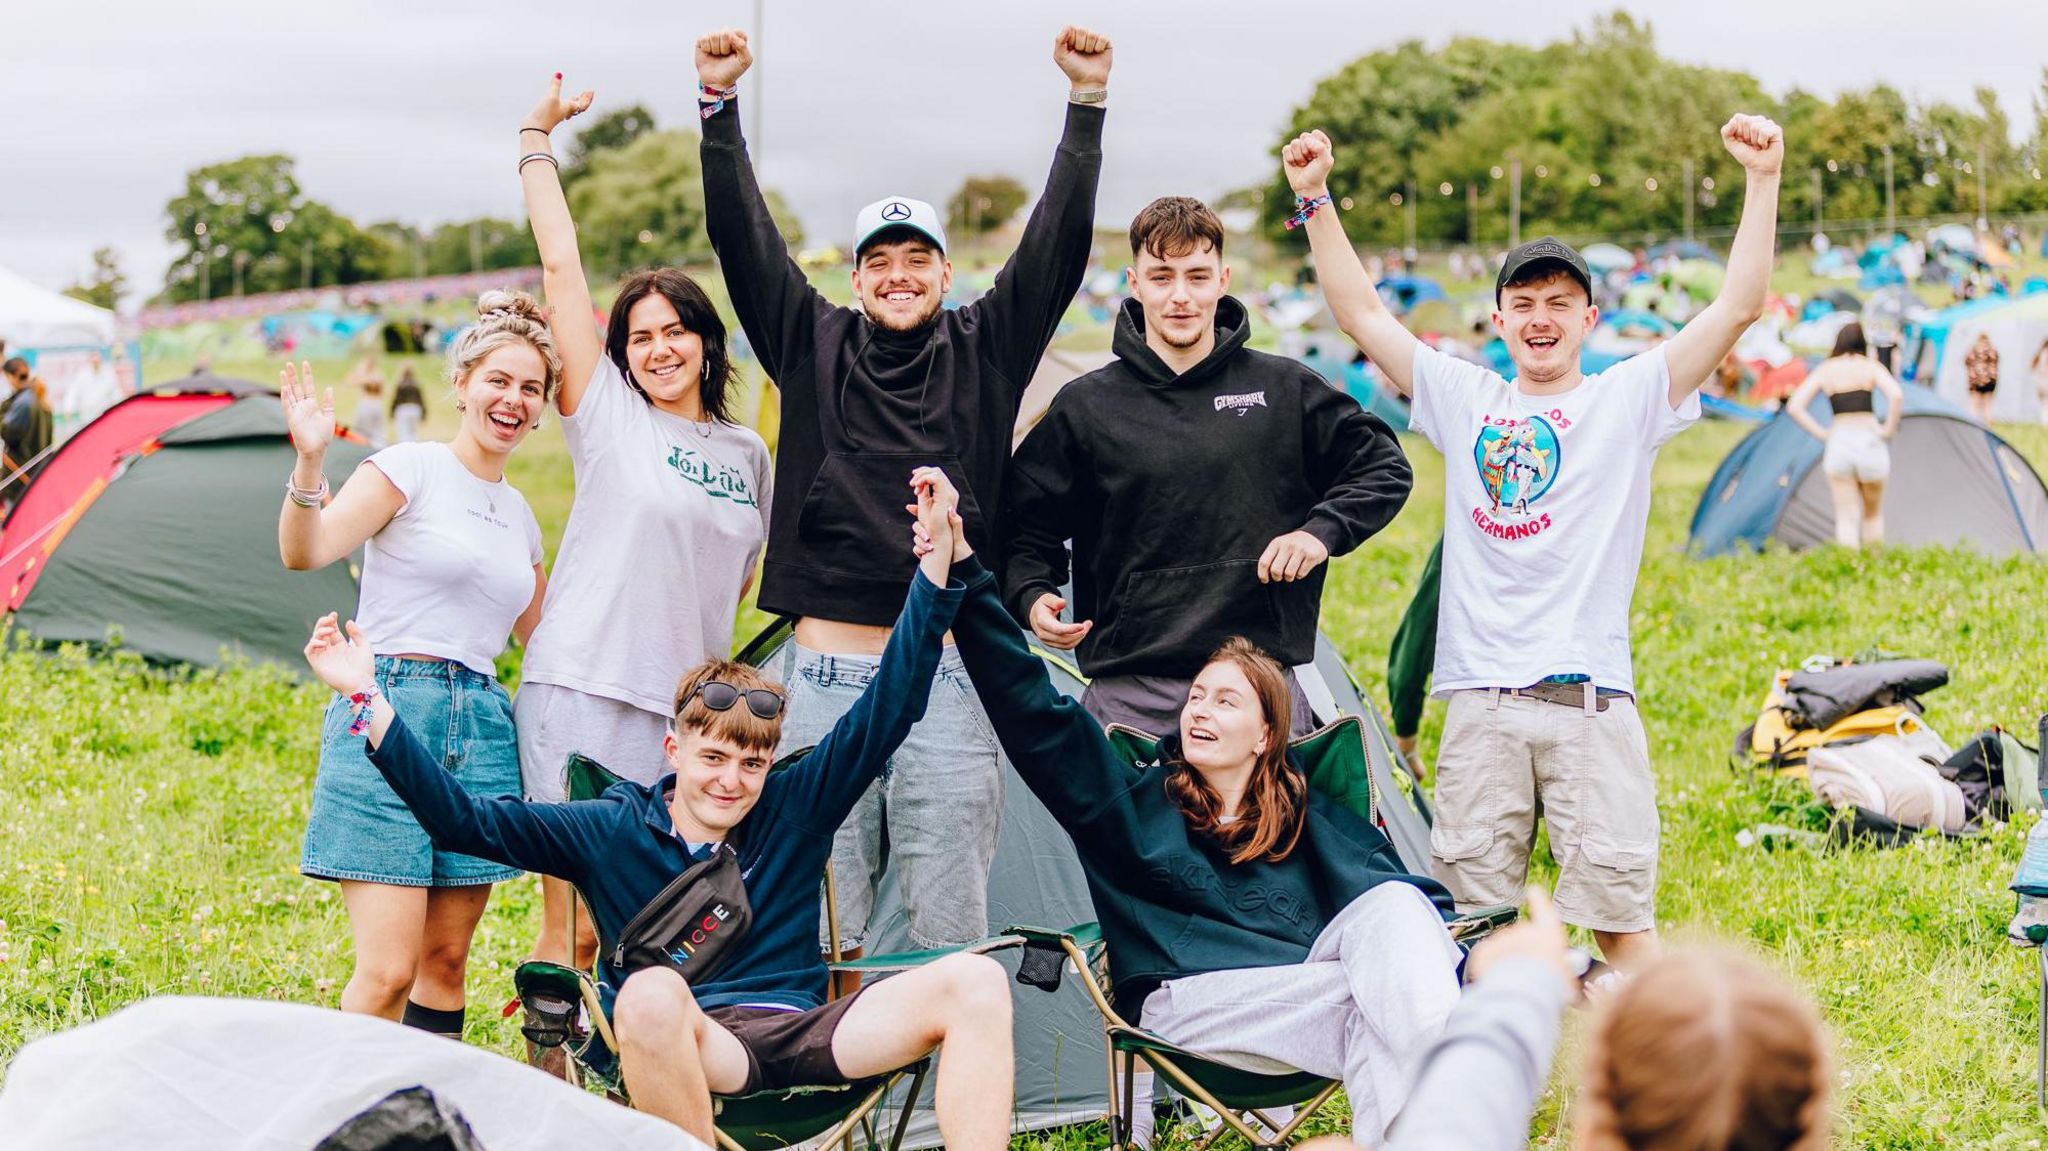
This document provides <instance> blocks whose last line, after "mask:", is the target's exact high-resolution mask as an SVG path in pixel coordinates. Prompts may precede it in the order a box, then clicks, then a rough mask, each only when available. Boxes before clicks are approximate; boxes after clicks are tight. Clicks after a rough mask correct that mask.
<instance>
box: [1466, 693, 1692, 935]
mask: <svg viewBox="0 0 2048 1151" xmlns="http://www.w3.org/2000/svg"><path fill="white" fill-rule="evenodd" d="M1601 703H1602V704H1604V707H1603V708H1602V709H1601V710H1598V711H1587V710H1585V709H1584V708H1583V707H1571V706H1567V705H1564V704H1558V703H1552V702H1550V701H1548V700H1541V699H1531V698H1528V697H1526V696H1517V695H1513V694H1510V693H1509V692H1506V691H1498V690H1495V689H1492V688H1476V689H1468V690H1463V691H1457V692H1453V693H1452V695H1451V709H1450V715H1449V716H1448V718H1446V720H1445V721H1444V734H1443V744H1442V748H1441V750H1440V752H1439V754H1438V756H1437V767H1436V822H1435V824H1434V826H1433V827H1432V829H1431V831H1430V836H1429V847H1430V855H1431V856H1432V858H1433V860H1434V863H1435V872H1436V877H1437V879H1438V880H1440V881H1442V883H1443V885H1444V886H1445V887H1448V888H1449V889H1450V891H1451V895H1452V897H1453V898H1455V899H1456V900H1457V902H1458V910H1460V911H1470V910H1476V909H1478V908H1484V907H1497V906H1500V905H1502V904H1510V903H1520V902H1521V901H1522V889H1523V886H1524V885H1525V884H1526V883H1527V881H1528V876H1529V853H1530V851H1531V850H1533V848H1534V847H1535V843H1536V820H1537V818H1538V816H1539V815H1540V816H1541V817H1542V818H1543V819H1545V820H1546V821H1547V822H1548V824H1549V828H1550V852H1551V854H1552V855H1553V856H1555V857H1556V859H1557V863H1558V871H1559V876H1558V882H1557V890H1556V892H1555V893H1554V897H1555V899H1556V901H1557V910H1558V913H1559V914H1560V915H1561V916H1563V918H1564V920H1565V922H1567V923H1571V924H1576V925H1577V926H1580V927H1585V928H1590V929H1592V930H1595V931H1610V932H1614V933H1616V934H1622V933H1626V932H1633V931H1647V930H1649V929H1650V928H1652V927H1655V926H1656V922H1657V916H1656V895H1657V829H1658V824H1657V794H1656V785H1655V783H1654V781H1653V780H1652V778H1651V776H1650V745H1649V739H1648V737H1646V736H1645V735H1644V734H1643V722H1642V718H1641V716H1639V715H1638V714H1637V713H1636V706H1635V701H1634V700H1632V699H1630V698H1629V697H1627V696H1609V697H1606V698H1604V699H1602V700H1601Z"/></svg>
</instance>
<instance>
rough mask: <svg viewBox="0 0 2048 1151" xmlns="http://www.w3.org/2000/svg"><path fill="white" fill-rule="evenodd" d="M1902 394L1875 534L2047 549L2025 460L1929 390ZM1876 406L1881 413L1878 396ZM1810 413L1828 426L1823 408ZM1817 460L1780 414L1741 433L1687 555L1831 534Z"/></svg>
mask: <svg viewBox="0 0 2048 1151" xmlns="http://www.w3.org/2000/svg"><path fill="white" fill-rule="evenodd" d="M1905 394H1906V412H1905V415H1904V416H1903V417H1902V419H1901V421H1900V424H1899V434H1898V438H1897V439H1896V440H1894V441H1893V443H1892V475H1891V481H1890V483H1888V484H1887V485H1886V487H1885V497H1884V513H1885V539H1886V540H1887V541H1888V542H1890V543H1894V544H1908V545H1910V544H1943V545H1949V546H1956V547H1969V548H1974V549H1976V550H1978V551H1982V552H1986V553H1989V554H1991V555H2010V554H2013V553H2016V552H2040V551H2042V550H2044V549H2048V488H2043V486H2042V484H2041V477H2040V476H2039V475H2038V474H2037V473H2036V472H2035V471H2034V469H2033V466H2032V465H2030V464H2029V463H2027V460H2026V457H2024V456H2022V455H2020V454H2019V452H2017V451H2015V450H2013V447H2012V445H2011V444H2008V443H2006V442H2005V441H2004V440H2002V439H2000V438H1999V437H1998V435H1997V434H1996V433H1994V432H1992V431H1991V430H1990V429H1989V428H1986V427H1985V426H1984V425H1982V424H1979V423H1977V422H1975V421H1974V420H1971V419H1970V418H1969V417H1968V416H1966V415H1965V414H1963V411H1962V409H1960V408H1958V407H1956V406H1955V405H1954V404H1951V403H1950V402H1948V401H1947V400H1944V399H1942V398H1941V397H1940V396H1937V395H1936V394H1934V393H1933V392H1932V391H1929V390H1928V389H1926V388H1923V387H1919V386H1916V385H1913V384H1907V385H1906V387H1905ZM1878 409H1879V414H1880V415H1882V413H1883V410H1884V399H1883V397H1882V396H1880V397H1879V398H1878ZM1811 410H1812V411H1813V415H1814V418H1815V419H1816V420H1818V421H1819V422H1820V423H1822V424H1826V423H1827V422H1828V420H1829V418H1830V413H1829V412H1828V409H1827V405H1826V404H1824V403H1816V404H1815V405H1814V406H1813V408H1812V409H1811ZM1820 460H1821V443H1820V441H1819V440H1816V439H1814V438H1813V437H1812V436H1809V435H1807V434H1806V433H1805V432H1804V431H1802V430H1801V429H1800V427H1799V425H1797V424H1795V423H1793V422H1792V418H1791V417H1790V416H1787V415H1784V414H1782V413H1780V414H1779V415H1777V416H1774V417H1772V419H1771V420H1770V422H1769V423H1766V424H1764V425H1763V426H1761V427H1759V428H1757V429H1756V430H1755V431H1753V432H1751V433H1750V434H1749V435H1748V436H1746V437H1744V438H1743V440H1742V442H1741V443H1739V444H1737V445H1735V449H1734V450H1733V451H1731V452H1729V453H1728V457H1727V458H1726V459H1724V460H1722V461H1721V466H1720V467H1719V468H1716V469H1715V471H1714V478H1713V479H1712V480H1711V481H1709V482H1708V483H1707V489H1706V491H1705V492H1703V493H1702V494H1701V495H1700V504H1699V509H1698V510H1697V511H1695V512H1694V513H1693V517H1692V544H1691V547H1692V551H1693V552H1694V554H1696V555H1700V556H1716V555H1725V554H1728V553H1731V552H1737V551H1742V550H1744V549H1748V548H1759V547H1762V546H1763V545H1764V543H1765V542H1766V541H1767V540H1777V541H1779V542H1780V543H1783V544H1784V545H1785V546H1787V547H1791V548H1804V547H1811V546H1813V545H1815V544H1820V543H1825V542H1827V541H1829V540H1832V539H1833V538H1834V534H1835V515H1834V504H1833V501H1832V498H1831V495H1830V493H1829V490H1828V483H1827V477H1826V475H1825V474H1824V473H1823V472H1822V471H1821V468H1820V466H1819V465H1820Z"/></svg>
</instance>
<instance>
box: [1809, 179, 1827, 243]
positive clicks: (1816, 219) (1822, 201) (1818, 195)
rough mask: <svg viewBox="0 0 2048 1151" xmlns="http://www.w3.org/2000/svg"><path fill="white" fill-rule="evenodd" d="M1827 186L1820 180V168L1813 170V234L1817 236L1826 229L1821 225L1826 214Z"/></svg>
mask: <svg viewBox="0 0 2048 1151" xmlns="http://www.w3.org/2000/svg"><path fill="white" fill-rule="evenodd" d="M1827 194H1828V192H1827V188H1826V186H1825V185H1823V184H1822V183H1821V181H1820V169H1819V168H1815V169H1814V170H1813V234H1814V235H1816V236H1818V235H1820V234H1821V233H1822V232H1823V231H1825V230H1826V229H1825V228H1823V227H1822V226H1821V224H1822V221H1823V220H1824V219H1825V218H1826V216H1827Z"/></svg>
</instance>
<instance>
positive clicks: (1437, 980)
mask: <svg viewBox="0 0 2048 1151" xmlns="http://www.w3.org/2000/svg"><path fill="white" fill-rule="evenodd" d="M1457 966H1458V947H1457V945H1456V944H1454V943H1452V942H1451V936H1450V932H1448V931H1446V930H1444V921H1443V917H1442V916H1441V915H1439V914H1437V910H1436V907H1435V905H1433V904H1431V903H1430V902H1429V899H1428V898H1427V897H1426V896H1424V895H1423V894H1422V892H1421V891H1420V890H1418V889H1417V888H1415V887H1414V886H1413V885H1411V884H1407V883H1398V882H1395V883H1382V884H1380V885H1379V886H1378V887H1375V888H1373V889H1372V890H1370V891H1368V892H1366V893H1365V894H1363V895H1361V896H1359V897H1358V898H1357V899H1354V900H1352V901H1351V903H1350V905H1349V906H1347V907H1345V908H1344V910H1342V911H1340V912H1338V913H1337V917H1336V918H1335V919H1333V920H1331V921H1330V923H1329V926H1327V927H1325V928H1323V932H1322V934H1321V935H1318V936H1316V941H1315V943H1314V945H1312V946H1311V947H1310V948H1309V954H1308V961H1307V962H1305V963H1298V964H1293V965H1291V966H1287V967H1251V968H1239V969H1236V970H1231V971H1211V972H1206V973H1204V974H1201V975H1190V976H1188V977H1186V978H1184V979H1170V980H1167V981H1166V982H1165V983H1163V984H1161V985H1160V987H1159V989H1158V990H1157V991H1154V992H1153V993H1152V994H1151V995H1150V996H1147V997H1146V999H1145V1008H1144V1012H1143V1024H1144V1027H1145V1029H1146V1030H1148V1031H1151V1032H1153V1033H1155V1034H1157V1035H1159V1036H1160V1037H1161V1038H1164V1039H1167V1040H1169V1041H1171V1042H1173V1043H1175V1044H1178V1045H1180V1046H1182V1047H1185V1048H1187V1049H1188V1050H1190V1051H1194V1052H1196V1053H1198V1054H1201V1055H1205V1056H1207V1057H1209V1058H1211V1059H1214V1060H1216V1061H1217V1062H1219V1063H1223V1064H1227V1065H1229V1066H1231V1067H1236V1068H1239V1069H1241V1070H1245V1071H1257V1072H1264V1073H1268V1074H1281V1073H1284V1072H1288V1071H1306V1072H1308V1073H1310V1074H1312V1075H1321V1076H1323V1077H1325V1078H1329V1079H1341V1080H1343V1082H1344V1094H1345V1095H1346V1097H1348V1098H1349V1099H1350V1101H1351V1138H1352V1139H1353V1140H1354V1141H1356V1142H1358V1143H1360V1144H1363V1145H1365V1146H1368V1147H1374V1146H1378V1145H1379V1144H1380V1142H1381V1141H1382V1140H1383V1139H1384V1138H1385V1135H1386V1130H1387V1124H1389V1123H1391V1122H1393V1119H1394V1116H1395V1115H1397V1114H1399V1113H1400V1110H1401V1106H1402V1104H1404V1103H1406V1102H1407V1100H1408V1091H1409V1089H1410V1088H1411V1087H1412V1086H1413V1085H1414V1082H1415V1076H1416V1075H1417V1074H1418V1073H1419V1072H1420V1071H1421V1067H1422V1060H1423V1056H1424V1055H1425V1054H1427V1053H1428V1051H1429V1049H1430V1045H1431V1044H1433V1043H1435V1042H1436V1039H1437V1036H1438V1035H1439V1034H1440V1033H1441V1032H1442V1031H1443V1029H1444V1023H1445V1021H1447V1020H1448V1019H1449V1018H1450V1015H1451V1009H1452V1008H1454V1007H1456V1006H1457V1005H1458V978H1457Z"/></svg>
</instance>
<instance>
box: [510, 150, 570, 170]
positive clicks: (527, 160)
mask: <svg viewBox="0 0 2048 1151" xmlns="http://www.w3.org/2000/svg"><path fill="white" fill-rule="evenodd" d="M535 160H546V161H547V162H548V163H550V164H553V165H554V166H555V171H557V172H559V171H561V170H562V165H561V162H560V161H558V160H556V159H555V158H554V157H553V156H551V155H549V154H548V153H546V152H528V153H527V154H526V155H524V156H521V157H519V170H520V171H522V172H524V171H526V166H527V165H528V164H531V163H533V162H534V161H535Z"/></svg>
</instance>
